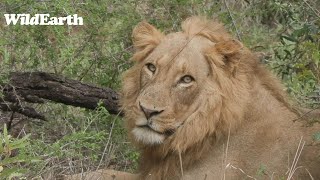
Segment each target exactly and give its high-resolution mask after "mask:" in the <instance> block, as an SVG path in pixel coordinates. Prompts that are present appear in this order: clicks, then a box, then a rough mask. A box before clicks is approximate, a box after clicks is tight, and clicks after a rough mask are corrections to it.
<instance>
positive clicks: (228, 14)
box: [0, 0, 320, 179]
mask: <svg viewBox="0 0 320 180" xmlns="http://www.w3.org/2000/svg"><path fill="white" fill-rule="evenodd" d="M319 9H320V2H319V1H318V0H270V1H265V0H215V1H208V0H126V1H125V0H66V1H63V0H37V1H35V0H1V2H0V12H1V17H0V84H3V83H5V82H7V81H8V74H9V72H10V71H22V72H24V71H45V72H50V73H55V74H59V75H62V76H65V77H69V78H72V79H76V80H80V81H83V82H86V83H91V84H96V85H98V86H103V87H111V88H113V89H115V90H119V88H120V79H121V76H120V75H121V73H122V72H123V71H125V70H126V69H127V68H128V67H130V65H131V63H130V62H129V61H128V60H129V59H130V57H131V55H132V42H131V31H132V29H133V27H134V26H135V25H136V24H137V23H138V22H140V21H142V20H147V21H148V22H150V23H152V24H153V25H155V26H156V27H158V28H159V29H161V30H162V31H163V32H165V33H168V32H172V31H176V30H179V29H180V23H181V21H183V20H184V19H185V18H187V17H189V16H191V15H204V16H207V17H209V18H213V17H218V18H219V19H220V21H222V22H223V23H224V24H225V25H226V28H227V29H228V30H229V31H230V32H231V33H232V34H233V35H234V37H236V38H239V39H241V41H242V42H243V43H244V44H245V45H246V46H247V47H249V48H250V49H252V50H253V51H255V52H257V54H258V55H259V56H260V57H261V61H262V62H263V63H265V64H266V65H267V66H268V67H270V69H271V70H272V71H273V72H274V73H275V74H277V75H278V76H279V78H281V79H282V80H283V82H284V83H285V85H286V87H287V90H288V92H289V93H290V95H291V97H292V99H293V100H294V101H295V102H297V103H298V104H299V105H302V106H307V107H312V108H316V107H319V105H320V97H319V96H320V85H319V82H320V67H319V66H320V11H319ZM6 13H27V14H37V13H49V14H50V15H51V16H58V17H59V16H67V15H70V14H78V16H82V17H83V18H84V25H83V26H20V25H16V26H13V25H10V26H6V25H5V19H4V16H3V14H6ZM0 88H1V87H0ZM0 97H1V96H0ZM33 106H34V107H35V108H36V109H38V110H40V111H41V112H44V113H45V114H46V116H47V119H48V121H46V122H43V121H38V120H35V119H28V118H26V117H21V116H19V117H17V118H20V120H21V119H22V120H23V123H20V124H18V125H17V126H15V127H14V129H11V131H10V132H6V129H5V127H4V126H3V124H5V122H6V121H7V120H8V119H10V116H11V114H10V113H5V112H0V120H1V130H2V131H1V132H2V133H1V139H2V145H1V146H0V157H1V159H0V179H4V178H12V177H21V178H26V179H31V178H34V179H54V177H58V176H61V175H65V174H73V173H79V172H83V171H88V170H96V169H99V168H113V169H117V170H123V171H129V172H134V171H135V169H136V166H137V159H138V157H139V154H138V153H137V152H136V151H135V150H134V149H133V148H132V147H131V146H130V143H129V142H127V140H126V135H125V134H126V133H125V130H124V129H123V126H122V119H121V118H119V117H117V116H114V115H109V114H108V112H107V111H106V109H104V108H103V107H99V108H97V109H96V110H95V111H90V110H86V109H83V108H75V107H71V106H66V105H63V104H56V103H46V104H44V105H33Z"/></svg>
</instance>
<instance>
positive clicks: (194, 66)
mask: <svg viewBox="0 0 320 180" xmlns="http://www.w3.org/2000/svg"><path fill="white" fill-rule="evenodd" d="M186 44H187V45H186ZM210 45H212V42H210V41H209V40H207V39H205V38H203V37H196V38H194V39H192V41H190V42H189V43H188V38H187V36H186V35H184V34H181V33H177V34H171V35H169V36H167V37H166V38H165V39H164V40H163V41H162V42H161V43H160V44H159V46H158V47H157V48H155V50H154V51H153V52H152V53H150V55H149V56H148V57H146V58H145V59H144V60H143V61H142V62H140V63H141V65H140V69H139V71H140V72H139V73H140V79H139V80H138V82H137V83H139V84H140V92H139V95H138V96H137V98H136V101H135V109H136V111H135V127H133V129H132V133H133V135H134V136H135V137H136V138H137V139H138V140H139V141H142V142H143V143H146V144H158V143H162V142H163V141H164V140H165V139H166V137H168V136H171V135H173V134H174V133H175V131H176V130H177V129H178V128H179V127H180V126H182V125H183V124H184V122H185V121H186V120H187V119H188V117H190V115H191V113H192V112H195V111H196V110H197V109H198V108H200V106H201V100H202V98H201V94H203V92H202V91H203V90H204V88H203V87H204V86H205V85H206V81H207V80H208V76H209V65H208V63H207V62H206V59H205V57H204V56H203V55H202V51H203V49H204V46H205V47H209V46H210Z"/></svg>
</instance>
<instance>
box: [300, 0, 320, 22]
mask: <svg viewBox="0 0 320 180" xmlns="http://www.w3.org/2000/svg"><path fill="white" fill-rule="evenodd" d="M303 2H304V3H305V4H307V6H308V7H309V8H310V9H311V11H312V12H313V13H314V14H315V15H316V16H318V18H320V15H319V14H318V13H319V11H318V10H315V9H314V8H313V7H312V6H310V4H309V3H308V2H307V1H306V0H303Z"/></svg>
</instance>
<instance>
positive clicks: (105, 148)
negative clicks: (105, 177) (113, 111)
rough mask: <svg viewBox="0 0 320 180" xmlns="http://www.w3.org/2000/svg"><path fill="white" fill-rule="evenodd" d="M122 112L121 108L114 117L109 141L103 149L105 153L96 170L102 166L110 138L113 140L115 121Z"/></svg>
mask: <svg viewBox="0 0 320 180" xmlns="http://www.w3.org/2000/svg"><path fill="white" fill-rule="evenodd" d="M121 113H122V109H120V111H119V113H118V114H117V115H116V116H115V117H114V118H113V122H112V125H111V128H110V132H109V137H108V141H107V144H106V146H105V147H104V149H103V153H102V156H101V158H100V161H99V164H98V166H97V168H96V171H97V170H99V168H100V166H101V164H102V161H103V159H104V156H105V154H106V152H107V148H108V146H109V143H110V140H111V136H112V132H113V128H114V124H115V122H116V118H117V117H119V115H120V114H121Z"/></svg>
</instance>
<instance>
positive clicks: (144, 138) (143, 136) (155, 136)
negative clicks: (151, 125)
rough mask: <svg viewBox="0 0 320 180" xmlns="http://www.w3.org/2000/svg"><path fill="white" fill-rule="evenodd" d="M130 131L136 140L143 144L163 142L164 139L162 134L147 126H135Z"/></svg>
mask: <svg viewBox="0 0 320 180" xmlns="http://www.w3.org/2000/svg"><path fill="white" fill-rule="evenodd" d="M131 132H132V134H133V135H134V137H135V138H136V141H138V142H140V143H142V144H145V145H157V144H161V143H163V141H164V140H165V135H164V134H159V133H157V132H155V131H152V130H150V129H148V128H141V127H135V128H134V129H133V130H132V131H131Z"/></svg>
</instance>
